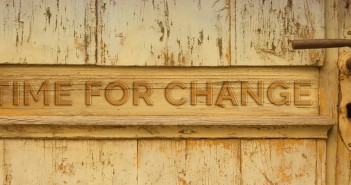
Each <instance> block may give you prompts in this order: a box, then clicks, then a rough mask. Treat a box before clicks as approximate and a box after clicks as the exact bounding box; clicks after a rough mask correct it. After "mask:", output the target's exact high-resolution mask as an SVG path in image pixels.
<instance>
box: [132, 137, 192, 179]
mask: <svg viewBox="0 0 351 185" xmlns="http://www.w3.org/2000/svg"><path fill="white" fill-rule="evenodd" d="M185 144H186V141H185V140H139V141H138V184H152V185H154V184H160V185H162V184H184V183H185V182H186V179H185V175H186V174H185V173H186V171H185Z"/></svg>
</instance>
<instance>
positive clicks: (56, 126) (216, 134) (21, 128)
mask: <svg viewBox="0 0 351 185" xmlns="http://www.w3.org/2000/svg"><path fill="white" fill-rule="evenodd" d="M306 120H309V121H306ZM333 125H334V124H333V122H332V121H331V120H329V119H327V118H323V117H319V116H304V117H291V116H285V117H280V118H279V117H270V118H269V117H261V118H260V119H257V117H247V118H240V117H239V118H238V117H203V118H199V117H196V116H193V117H189V116H183V117H179V116H178V117H174V116H165V117H157V116H127V117H111V116H110V117H94V116H93V117H92V116H88V117H75V116H73V117H68V118H67V117H63V116H59V117H53V116H43V117H31V116H25V117H22V116H20V117H18V116H15V117H0V138H13V139H15V138H17V139H18V138H26V139H76V140H78V139H133V138H263V139H265V138H324V139H325V138H327V132H328V130H329V128H330V127H332V126H333Z"/></svg>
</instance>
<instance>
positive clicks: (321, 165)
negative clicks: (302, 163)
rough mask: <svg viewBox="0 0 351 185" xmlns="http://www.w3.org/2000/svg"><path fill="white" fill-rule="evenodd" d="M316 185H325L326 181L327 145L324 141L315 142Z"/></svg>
mask: <svg viewBox="0 0 351 185" xmlns="http://www.w3.org/2000/svg"><path fill="white" fill-rule="evenodd" d="M316 142H317V143H316V152H317V155H316V160H317V161H316V164H317V165H316V184H317V185H325V184H326V183H327V181H326V165H327V164H326V163H327V161H326V157H327V156H326V155H327V152H326V151H327V145H326V141H325V140H316Z"/></svg>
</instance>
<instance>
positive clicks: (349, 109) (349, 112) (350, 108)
mask: <svg viewBox="0 0 351 185" xmlns="http://www.w3.org/2000/svg"><path fill="white" fill-rule="evenodd" d="M346 110H347V118H349V119H351V103H348V104H347V105H346Z"/></svg>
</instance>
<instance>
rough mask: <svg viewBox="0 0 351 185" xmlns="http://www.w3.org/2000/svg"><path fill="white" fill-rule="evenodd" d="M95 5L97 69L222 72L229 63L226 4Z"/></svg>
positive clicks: (216, 0)
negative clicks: (161, 68) (209, 69)
mask: <svg viewBox="0 0 351 185" xmlns="http://www.w3.org/2000/svg"><path fill="white" fill-rule="evenodd" d="M97 2H98V10H99V11H98V18H99V21H98V24H99V25H98V63H99V64H101V65H119V66H125V65H129V66H134V65H136V66H223V65H226V66H227V65H230V63H231V40H230V35H231V34H232V33H233V32H232V31H231V27H230V25H231V21H230V20H231V11H230V9H231V7H230V6H231V4H230V1H229V0H206V1H204V0H199V1H189V0H152V1H140V0H129V1H122V0H116V1H108V0H103V1H97Z"/></svg>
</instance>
